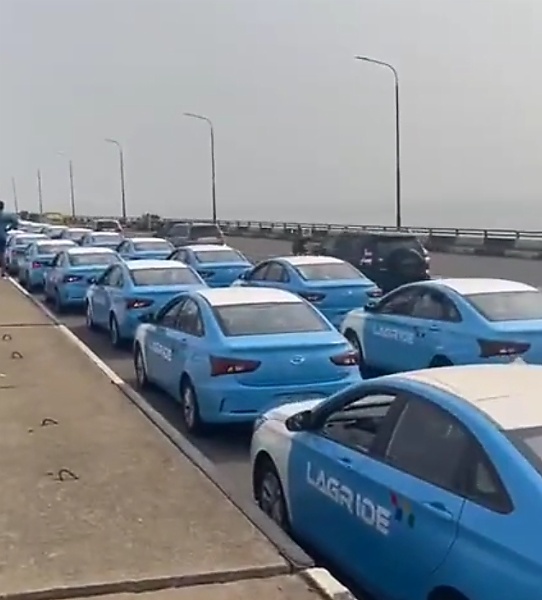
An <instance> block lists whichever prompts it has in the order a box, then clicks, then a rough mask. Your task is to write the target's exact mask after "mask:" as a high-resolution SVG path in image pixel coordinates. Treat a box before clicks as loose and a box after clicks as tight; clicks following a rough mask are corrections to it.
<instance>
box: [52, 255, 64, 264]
mask: <svg viewBox="0 0 542 600" xmlns="http://www.w3.org/2000/svg"><path fill="white" fill-rule="evenodd" d="M63 258H64V254H62V253H60V254H57V255H56V256H55V257H54V259H53V262H52V263H51V266H52V267H61V266H62V259H63Z"/></svg>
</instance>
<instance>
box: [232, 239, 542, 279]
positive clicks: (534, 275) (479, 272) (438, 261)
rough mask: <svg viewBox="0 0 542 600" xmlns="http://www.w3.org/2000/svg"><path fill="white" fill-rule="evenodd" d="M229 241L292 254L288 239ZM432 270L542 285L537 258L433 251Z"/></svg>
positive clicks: (266, 252)
mask: <svg viewBox="0 0 542 600" xmlns="http://www.w3.org/2000/svg"><path fill="white" fill-rule="evenodd" d="M228 243H229V244H230V245H231V246H233V247H235V248H237V249H238V250H240V251H241V252H243V254H246V255H247V257H248V258H250V259H251V260H253V261H259V260H264V259H266V258H269V257H272V256H281V255H287V254H291V248H292V245H291V242H287V241H285V240H265V239H256V238H241V237H230V238H228ZM431 271H432V272H433V274H434V275H438V276H440V277H491V278H493V277H495V278H500V279H512V280H516V281H522V282H524V283H528V284H530V285H534V286H535V287H540V286H542V262H540V261H536V260H523V259H521V258H499V257H496V256H473V255H472V254H471V255H469V254H435V253H432V254H431Z"/></svg>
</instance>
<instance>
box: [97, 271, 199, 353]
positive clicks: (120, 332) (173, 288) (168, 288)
mask: <svg viewBox="0 0 542 600" xmlns="http://www.w3.org/2000/svg"><path fill="white" fill-rule="evenodd" d="M201 287H207V286H206V285H205V282H204V281H203V279H201V277H200V276H199V275H198V274H197V273H196V272H195V271H194V270H193V269H192V268H191V267H188V266H187V265H185V264H183V263H180V262H176V261H163V260H138V261H127V262H122V263H120V264H118V265H115V266H113V267H111V268H110V269H109V270H107V271H106V272H105V273H104V274H103V275H102V276H101V277H100V278H98V279H96V280H95V281H94V282H93V285H92V287H91V288H90V289H89V291H88V294H87V300H86V308H87V310H86V314H87V326H88V327H89V328H90V329H92V328H95V327H101V328H105V329H107V330H108V331H109V336H110V338H111V343H112V344H113V345H114V346H117V347H119V346H122V345H123V343H124V342H126V341H127V340H130V339H132V338H133V336H134V333H135V331H136V328H137V326H138V325H140V323H141V321H140V317H141V316H142V315H147V314H149V313H154V312H155V311H157V310H159V309H160V307H161V306H163V305H164V304H165V303H166V302H168V301H169V300H171V298H173V297H175V296H177V295H178V294H179V293H181V292H185V291H187V290H192V289H195V288H196V289H197V288H201Z"/></svg>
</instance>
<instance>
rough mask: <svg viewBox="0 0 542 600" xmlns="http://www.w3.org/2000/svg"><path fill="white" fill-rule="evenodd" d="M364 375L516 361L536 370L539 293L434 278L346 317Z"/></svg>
mask: <svg viewBox="0 0 542 600" xmlns="http://www.w3.org/2000/svg"><path fill="white" fill-rule="evenodd" d="M341 330H342V332H343V334H344V335H345V336H346V337H347V338H348V339H349V340H350V342H351V343H352V345H353V346H354V347H355V348H356V349H357V350H358V351H359V352H360V365H361V368H362V369H365V372H366V373H369V372H371V371H372V372H373V373H374V372H377V373H381V372H385V373H391V372H396V371H410V370H413V369H423V368H427V367H441V366H448V365H465V364H471V363H487V362H490V363H494V362H502V363H507V362H510V361H511V360H515V359H516V358H518V357H521V359H522V360H524V361H526V362H531V363H537V364H542V292H541V291H539V290H537V289H536V288H534V287H532V286H530V285H526V284H524V283H517V282H515V281H506V280H504V279H482V278H472V279H435V280H432V281H427V282H423V283H421V282H420V283H413V284H410V285H406V286H403V287H401V288H399V289H397V290H395V291H393V292H391V293H389V294H387V295H386V296H384V297H383V298H382V299H381V300H380V301H377V302H375V303H373V304H369V305H367V306H365V308H363V309H359V310H355V311H353V312H351V313H350V314H349V315H347V317H346V318H345V320H344V322H343V325H342V327H341Z"/></svg>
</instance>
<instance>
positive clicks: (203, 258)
mask: <svg viewBox="0 0 542 600" xmlns="http://www.w3.org/2000/svg"><path fill="white" fill-rule="evenodd" d="M194 256H195V257H196V260H197V261H198V262H201V263H220V262H240V261H242V262H245V261H246V259H245V257H244V256H243V255H242V254H239V252H236V251H235V250H208V251H206V252H194Z"/></svg>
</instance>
